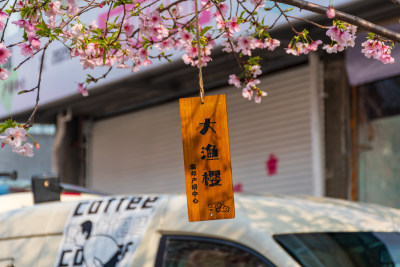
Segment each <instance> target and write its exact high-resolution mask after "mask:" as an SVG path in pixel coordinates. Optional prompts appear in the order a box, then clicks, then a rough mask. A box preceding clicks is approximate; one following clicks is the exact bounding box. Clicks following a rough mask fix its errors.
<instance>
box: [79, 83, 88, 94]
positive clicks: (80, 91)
mask: <svg viewBox="0 0 400 267" xmlns="http://www.w3.org/2000/svg"><path fill="white" fill-rule="evenodd" d="M77 91H78V93H81V94H82V96H89V92H88V91H87V88H86V87H84V86H83V83H78V89H77Z"/></svg>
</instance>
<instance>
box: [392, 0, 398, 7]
mask: <svg viewBox="0 0 400 267" xmlns="http://www.w3.org/2000/svg"><path fill="white" fill-rule="evenodd" d="M390 1H391V2H392V3H394V4H396V5H399V6H400V1H399V0H390Z"/></svg>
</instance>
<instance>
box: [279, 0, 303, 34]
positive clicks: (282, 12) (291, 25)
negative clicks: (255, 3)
mask: <svg viewBox="0 0 400 267" xmlns="http://www.w3.org/2000/svg"><path fill="white" fill-rule="evenodd" d="M276 2H278V1H275V6H276V7H277V8H278V9H279V11H280V12H281V14H282V15H283V16H284V17H285V19H286V21H287V23H288V25H289V27H290V29H291V30H292V32H294V33H295V34H297V35H299V34H300V33H299V32H298V31H296V29H295V28H294V26H293V24H292V23H291V22H290V20H289V18H288V16H287V15H286V14H285V12H284V11H283V10H282V9H281V7H280V6H279V5H278V3H276Z"/></svg>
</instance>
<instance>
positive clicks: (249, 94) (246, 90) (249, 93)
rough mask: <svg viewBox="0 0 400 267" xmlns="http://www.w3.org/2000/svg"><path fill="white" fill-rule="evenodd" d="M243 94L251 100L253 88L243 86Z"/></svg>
mask: <svg viewBox="0 0 400 267" xmlns="http://www.w3.org/2000/svg"><path fill="white" fill-rule="evenodd" d="M242 96H243V97H244V98H247V99H248V100H251V98H252V97H253V90H251V89H250V88H247V87H246V88H243V90H242Z"/></svg>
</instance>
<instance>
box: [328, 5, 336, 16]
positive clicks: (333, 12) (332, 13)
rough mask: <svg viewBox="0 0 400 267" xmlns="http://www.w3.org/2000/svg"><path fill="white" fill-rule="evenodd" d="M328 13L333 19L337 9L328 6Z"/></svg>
mask: <svg viewBox="0 0 400 267" xmlns="http://www.w3.org/2000/svg"><path fill="white" fill-rule="evenodd" d="M326 15H327V16H328V18H330V19H333V18H334V17H335V15H336V11H335V9H334V8H333V7H331V6H330V7H328V10H327V11H326Z"/></svg>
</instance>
